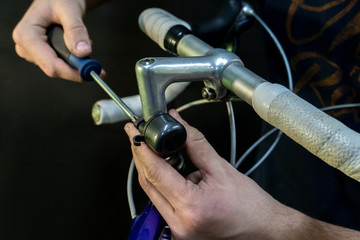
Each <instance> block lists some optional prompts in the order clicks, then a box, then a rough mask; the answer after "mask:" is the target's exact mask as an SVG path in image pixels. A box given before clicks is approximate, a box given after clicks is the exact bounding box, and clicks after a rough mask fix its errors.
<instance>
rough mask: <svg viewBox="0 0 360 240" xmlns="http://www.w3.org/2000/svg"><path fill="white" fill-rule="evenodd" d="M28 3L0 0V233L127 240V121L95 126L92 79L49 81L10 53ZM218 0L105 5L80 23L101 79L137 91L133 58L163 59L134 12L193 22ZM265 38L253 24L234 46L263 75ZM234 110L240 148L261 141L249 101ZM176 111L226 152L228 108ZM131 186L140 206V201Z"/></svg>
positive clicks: (122, 92) (195, 91)
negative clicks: (154, 11)
mask: <svg viewBox="0 0 360 240" xmlns="http://www.w3.org/2000/svg"><path fill="white" fill-rule="evenodd" d="M253 2H254V1H253ZM256 3H257V1H255V2H254V4H255V5H254V6H255V8H257V5H256ZM29 5H30V1H25V0H23V1H19V0H18V1H16V0H15V1H14V0H0V36H1V37H0V239H4V240H5V239H6V240H7V239H125V238H126V235H127V234H128V231H129V228H130V222H131V218H130V214H129V210H128V204H127V198H126V178H127V171H128V167H129V164H130V160H131V152H130V148H129V142H128V139H127V136H126V134H125V133H124V131H123V126H124V123H117V124H112V125H104V126H95V125H94V123H93V121H92V118H91V108H92V105H93V104H94V102H96V101H97V100H99V99H103V98H107V96H106V95H105V93H104V92H103V91H102V90H101V89H100V88H99V87H98V86H97V85H96V83H94V82H92V83H82V84H79V83H73V82H69V81H65V80H61V79H50V78H49V77H47V76H46V75H45V74H43V73H42V72H41V70H40V69H39V68H37V67H36V66H35V65H33V64H30V63H28V62H26V61H25V60H23V59H21V58H20V57H18V56H17V55H16V53H15V50H14V43H13V41H12V38H11V32H12V30H13V28H14V27H15V25H16V23H17V22H18V21H19V20H20V18H21V17H22V15H23V14H24V13H25V11H26V9H27V8H28V7H29ZM220 5H221V1H220V0H217V1H206V0H201V1H190V0H186V1H165V0H162V1H136V2H132V1H112V2H109V3H106V4H103V5H102V6H100V7H98V8H97V9H94V10H92V11H90V12H89V13H88V14H87V15H86V17H85V20H84V21H85V23H86V25H87V27H88V31H89V33H90V37H91V39H92V41H93V54H92V56H93V57H94V58H96V59H97V60H99V61H100V62H101V63H102V65H103V66H104V68H105V69H106V71H107V78H106V81H107V82H108V84H109V85H110V86H111V87H112V89H113V90H114V91H115V92H116V93H117V94H118V95H119V96H121V97H123V96H128V95H133V94H136V93H137V85H136V79H135V74H134V66H135V63H136V62H137V61H138V60H139V59H141V58H143V57H148V56H169V55H168V54H167V53H164V52H163V51H162V50H161V49H160V48H159V47H157V46H156V45H155V44H154V43H153V42H152V41H151V40H150V39H149V38H148V37H146V36H145V35H144V34H143V33H142V32H141V31H140V30H139V28H138V26H137V17H138V15H139V14H140V12H141V11H142V10H144V9H145V8H147V7H162V8H164V9H166V10H168V11H170V12H172V13H174V14H175V15H177V16H179V17H181V18H183V19H185V20H189V21H197V20H203V19H207V18H209V17H211V16H212V15H213V14H214V13H216V11H217V10H218V9H219V7H220ZM262 34H263V33H262V31H261V30H260V29H259V27H258V26H257V25H254V27H253V28H251V30H249V31H247V32H246V33H244V34H243V35H242V38H241V44H240V48H241V51H240V52H241V54H240V57H241V58H242V60H243V61H244V62H245V64H246V65H247V66H248V67H249V68H250V69H252V70H254V71H255V72H257V73H258V74H260V75H264V72H265V71H264V69H265V68H264V49H263V45H262ZM200 96H201V85H199V84H194V85H193V86H192V87H191V88H190V89H189V90H188V91H187V92H186V93H185V94H183V95H181V96H180V98H179V99H177V100H175V102H174V103H173V106H174V107H176V106H180V105H181V104H183V103H185V102H187V101H189V100H192V99H198V98H200ZM235 108H236V115H237V125H238V141H239V142H238V146H239V152H242V151H243V150H244V149H245V148H246V147H248V146H249V145H250V144H251V143H252V142H253V140H254V139H255V138H256V137H257V135H258V133H259V129H260V127H259V126H260V121H259V120H258V118H257V117H256V116H255V114H254V113H253V111H252V110H251V109H250V107H249V106H247V105H246V104H244V103H236V104H235ZM182 115H183V117H184V118H185V119H186V120H187V121H188V122H190V123H191V124H192V125H194V126H196V127H197V128H199V129H200V130H201V131H203V132H204V133H205V135H206V137H207V138H208V139H209V141H210V142H211V143H212V144H213V145H214V147H215V148H216V149H217V150H218V152H219V153H220V154H221V155H222V156H223V157H225V158H228V156H229V153H228V152H229V144H228V143H229V129H228V125H227V115H226V107H225V104H212V105H208V106H203V107H197V108H195V109H192V110H189V111H187V112H185V113H183V114H182ZM135 187H136V193H137V196H138V197H137V198H136V203H137V207H138V209H141V208H142V206H143V204H144V199H145V197H144V194H143V193H142V192H141V190H140V189H139V187H138V186H135ZM175 187H176V186H175Z"/></svg>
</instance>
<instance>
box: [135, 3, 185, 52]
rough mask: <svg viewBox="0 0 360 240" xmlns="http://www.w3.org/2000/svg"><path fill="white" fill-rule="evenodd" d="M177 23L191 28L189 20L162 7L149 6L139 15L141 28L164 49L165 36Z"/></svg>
mask: <svg viewBox="0 0 360 240" xmlns="http://www.w3.org/2000/svg"><path fill="white" fill-rule="evenodd" d="M175 25H183V26H185V27H186V28H188V29H189V30H191V27H190V25H189V24H188V23H187V22H185V21H183V20H181V19H179V18H177V17H175V16H174V15H172V14H170V13H168V12H166V11H165V10H163V9H160V8H148V9H146V10H144V11H143V12H142V13H141V14H140V16H139V26H140V29H141V30H142V31H143V32H144V33H145V34H146V35H148V36H149V37H150V38H151V39H152V40H153V41H154V42H156V43H157V44H158V45H159V46H160V47H161V48H162V49H164V50H166V49H165V47H164V39H165V36H166V34H167V32H168V31H169V29H170V28H172V27H173V26H175Z"/></svg>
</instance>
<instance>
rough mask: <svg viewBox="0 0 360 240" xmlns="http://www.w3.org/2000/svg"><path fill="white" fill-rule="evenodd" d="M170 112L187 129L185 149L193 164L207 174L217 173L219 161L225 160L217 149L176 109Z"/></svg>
mask: <svg viewBox="0 0 360 240" xmlns="http://www.w3.org/2000/svg"><path fill="white" fill-rule="evenodd" d="M169 114H170V115H172V116H173V117H174V118H175V119H176V120H178V121H179V122H180V123H181V124H182V125H183V126H184V127H185V129H186V132H187V139H186V143H185V149H186V152H187V154H188V156H189V157H190V159H191V161H192V162H193V164H194V165H195V166H196V167H197V168H198V169H199V170H200V171H201V172H202V174H203V175H205V174H207V173H208V174H210V175H213V174H217V173H218V169H219V168H220V167H219V164H221V163H220V162H219V161H224V160H223V159H222V158H221V157H220V156H219V155H218V154H217V152H216V151H215V149H214V148H213V147H212V146H211V145H210V143H209V142H208V141H207V140H206V138H205V137H204V135H203V134H202V133H201V132H200V131H198V130H197V129H196V128H194V127H192V126H190V125H189V124H188V123H187V122H186V121H185V120H183V119H182V118H181V116H180V115H179V114H178V112H176V111H175V110H173V109H172V110H170V111H169Z"/></svg>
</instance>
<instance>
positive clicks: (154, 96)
mask: <svg viewBox="0 0 360 240" xmlns="http://www.w3.org/2000/svg"><path fill="white" fill-rule="evenodd" d="M233 62H239V63H241V61H240V59H239V58H238V57H237V56H236V55H235V54H233V53H230V52H227V51H225V50H223V49H212V50H211V51H210V52H208V55H207V56H204V57H178V58H174V57H170V58H145V59H142V60H140V61H138V63H137V64H136V68H135V69H136V78H137V82H138V87H139V93H140V96H141V103H142V107H143V114H144V115H143V117H144V120H145V121H147V120H149V119H150V118H151V117H153V116H154V115H156V114H158V113H159V112H166V111H167V109H166V101H165V89H166V88H167V86H169V85H170V84H171V83H174V82H191V81H204V82H205V86H206V87H210V88H212V89H214V91H215V96H216V98H217V99H221V98H223V97H225V96H226V92H227V90H226V89H225V88H224V87H222V84H221V76H222V71H223V70H224V69H225V68H226V66H228V65H229V64H231V63H233Z"/></svg>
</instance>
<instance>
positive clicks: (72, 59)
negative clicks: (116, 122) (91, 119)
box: [47, 25, 139, 123]
mask: <svg viewBox="0 0 360 240" xmlns="http://www.w3.org/2000/svg"><path fill="white" fill-rule="evenodd" d="M47 36H48V42H49V44H50V46H51V47H52V48H53V49H54V50H55V52H56V53H57V54H58V56H59V57H61V58H62V59H63V60H64V61H65V62H67V63H68V64H70V65H71V66H72V67H74V68H76V69H78V71H79V74H80V76H81V78H82V79H83V80H85V81H92V80H95V82H96V83H97V84H99V86H100V87H101V88H102V89H103V90H104V91H105V92H106V93H107V94H108V95H109V96H110V98H111V99H112V100H114V101H115V103H116V104H117V105H118V106H119V107H120V108H121V109H122V110H123V111H124V112H125V113H126V115H128V116H129V118H130V119H131V121H132V122H134V123H135V122H136V120H138V119H139V118H138V117H137V116H136V115H135V114H134V112H133V111H132V110H131V109H130V108H129V107H128V106H127V105H126V104H125V103H124V102H123V101H122V100H121V99H120V98H119V97H118V96H117V95H116V94H115V93H114V92H113V91H112V89H111V88H110V87H109V86H108V85H107V84H106V83H105V82H104V81H103V80H102V79H101V78H100V76H99V74H100V72H101V65H100V63H99V62H98V61H96V60H95V59H91V58H88V57H86V58H80V57H77V56H75V55H74V54H72V53H71V52H70V51H69V50H68V49H67V47H66V45H65V41H64V31H63V29H62V27H61V26H60V25H52V26H51V27H50V28H49V29H48V31H47Z"/></svg>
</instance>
